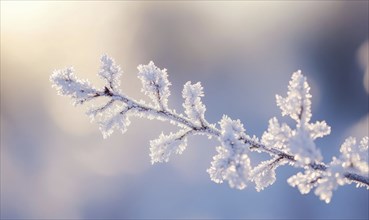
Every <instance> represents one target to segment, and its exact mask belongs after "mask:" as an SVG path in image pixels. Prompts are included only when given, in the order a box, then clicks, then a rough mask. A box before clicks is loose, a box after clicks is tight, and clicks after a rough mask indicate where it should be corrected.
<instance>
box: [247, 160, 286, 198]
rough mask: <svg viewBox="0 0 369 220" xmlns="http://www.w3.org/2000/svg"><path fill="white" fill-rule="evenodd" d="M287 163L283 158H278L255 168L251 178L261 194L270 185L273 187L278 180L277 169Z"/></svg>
mask: <svg viewBox="0 0 369 220" xmlns="http://www.w3.org/2000/svg"><path fill="white" fill-rule="evenodd" d="M285 163H286V161H284V160H282V158H280V157H276V158H273V159H271V160H268V161H263V162H261V163H260V164H259V165H258V166H257V167H255V168H254V169H253V171H252V174H251V176H252V180H253V181H254V182H255V185H256V190H257V191H258V192H259V191H261V190H263V189H264V188H266V187H268V186H269V185H272V184H273V183H274V182H275V180H276V175H275V170H276V168H277V167H278V166H279V165H282V164H285Z"/></svg>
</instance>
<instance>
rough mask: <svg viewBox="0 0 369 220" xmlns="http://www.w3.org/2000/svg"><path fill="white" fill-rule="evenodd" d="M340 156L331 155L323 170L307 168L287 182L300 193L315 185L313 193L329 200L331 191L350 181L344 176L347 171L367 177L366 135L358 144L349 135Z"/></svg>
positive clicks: (326, 200) (327, 201)
mask: <svg viewBox="0 0 369 220" xmlns="http://www.w3.org/2000/svg"><path fill="white" fill-rule="evenodd" d="M340 151H341V156H340V157H339V158H336V157H333V159H332V162H331V163H330V164H329V166H328V168H327V169H326V170H324V171H321V170H320V171H318V170H313V169H308V170H307V171H305V174H301V173H298V174H296V175H294V176H292V177H291V178H289V179H288V183H289V184H290V185H291V186H293V187H295V186H297V187H298V189H299V190H300V192H301V193H302V194H305V193H308V192H309V191H310V190H311V189H312V188H313V187H316V189H315V191H314V193H315V194H316V195H317V196H319V198H320V199H321V200H324V201H325V202H326V203H329V202H330V201H331V198H332V195H333V191H334V190H336V189H337V187H338V186H342V185H345V184H349V183H351V181H348V180H347V179H346V178H345V175H346V174H347V173H355V174H360V175H363V176H366V177H368V176H369V175H368V137H364V138H363V139H362V141H361V142H360V144H359V145H358V144H357V143H356V139H355V138H352V137H349V138H347V139H346V140H345V142H344V143H343V144H342V146H341V150H340Z"/></svg>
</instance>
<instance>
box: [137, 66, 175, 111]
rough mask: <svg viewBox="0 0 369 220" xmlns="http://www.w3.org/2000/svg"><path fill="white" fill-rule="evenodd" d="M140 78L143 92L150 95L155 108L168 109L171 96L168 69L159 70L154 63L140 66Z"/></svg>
mask: <svg viewBox="0 0 369 220" xmlns="http://www.w3.org/2000/svg"><path fill="white" fill-rule="evenodd" d="M137 69H138V78H139V79H140V80H141V82H142V86H143V87H142V89H141V91H142V92H143V93H145V95H148V96H149V97H150V98H151V99H152V100H153V101H154V103H155V107H157V108H160V109H166V108H167V107H168V97H169V95H170V91H169V86H170V85H171V83H170V82H169V81H168V74H167V70H166V69H162V70H161V69H159V68H158V67H156V66H155V64H154V62H153V61H150V62H149V64H148V65H139V66H138V67H137Z"/></svg>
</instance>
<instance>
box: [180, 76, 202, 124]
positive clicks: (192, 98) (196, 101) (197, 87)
mask: <svg viewBox="0 0 369 220" xmlns="http://www.w3.org/2000/svg"><path fill="white" fill-rule="evenodd" d="M182 96H183V98H184V99H185V102H184V103H183V107H184V109H185V113H186V115H187V116H188V118H190V119H191V120H192V121H194V122H195V123H196V124H197V125H203V124H204V121H205V116H204V114H205V110H206V107H205V105H204V104H202V102H201V97H203V96H204V92H203V88H202V86H201V83H200V82H198V83H196V84H191V82H187V83H186V84H185V85H184V87H183V91H182Z"/></svg>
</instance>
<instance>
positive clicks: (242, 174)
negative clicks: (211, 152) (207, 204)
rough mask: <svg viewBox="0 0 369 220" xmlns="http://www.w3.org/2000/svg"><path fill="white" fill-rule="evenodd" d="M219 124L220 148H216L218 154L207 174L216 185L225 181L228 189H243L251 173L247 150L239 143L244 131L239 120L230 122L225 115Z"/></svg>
mask: <svg viewBox="0 0 369 220" xmlns="http://www.w3.org/2000/svg"><path fill="white" fill-rule="evenodd" d="M219 124H220V127H221V135H220V137H219V140H220V142H221V144H222V146H219V147H217V152H218V154H217V155H216V156H214V157H213V161H212V162H211V167H210V168H209V169H208V170H207V172H208V173H209V174H210V178H211V179H212V180H213V181H214V182H216V183H221V182H223V181H224V180H227V181H228V183H229V185H230V187H232V188H237V189H243V188H245V187H246V185H247V182H248V181H249V176H250V173H251V165H250V159H249V157H248V155H247V153H248V148H247V146H245V143H244V142H242V141H241V139H242V138H244V137H246V134H245V129H244V127H243V125H242V123H241V122H240V120H231V119H230V118H229V117H228V116H225V115H224V116H223V118H222V120H221V121H220V123H219Z"/></svg>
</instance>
